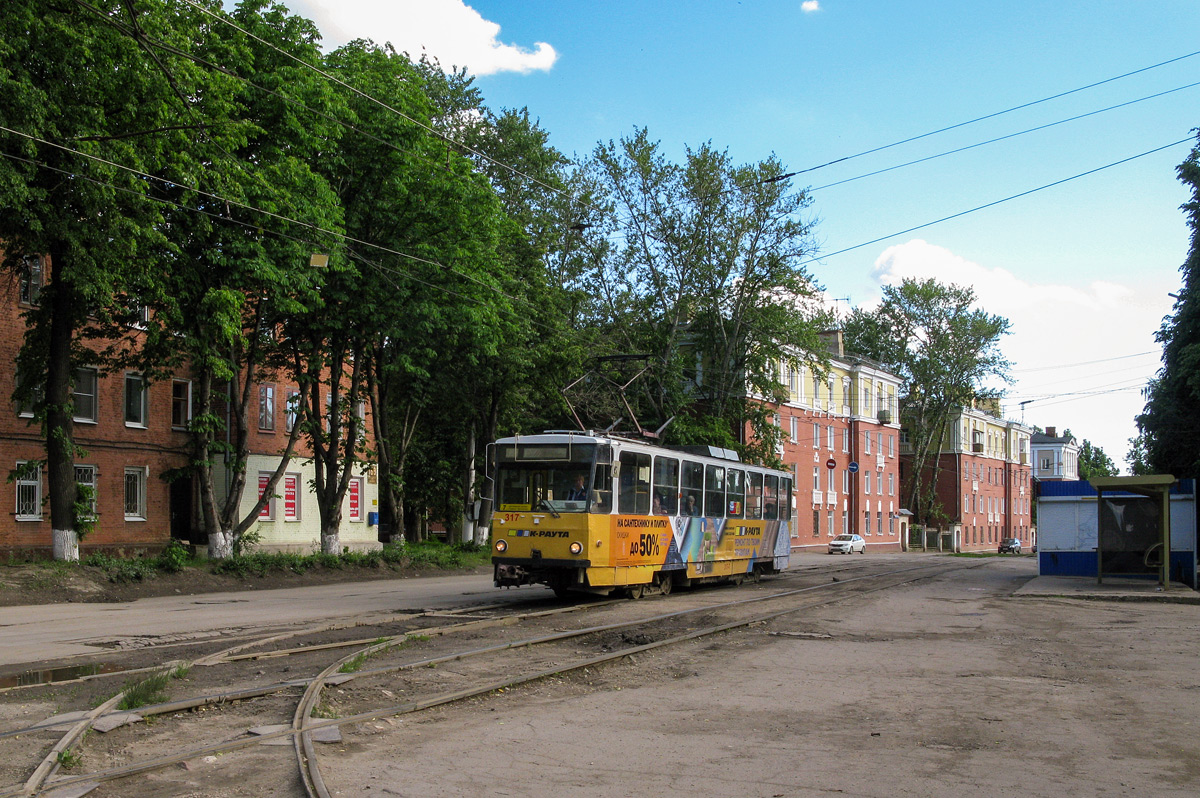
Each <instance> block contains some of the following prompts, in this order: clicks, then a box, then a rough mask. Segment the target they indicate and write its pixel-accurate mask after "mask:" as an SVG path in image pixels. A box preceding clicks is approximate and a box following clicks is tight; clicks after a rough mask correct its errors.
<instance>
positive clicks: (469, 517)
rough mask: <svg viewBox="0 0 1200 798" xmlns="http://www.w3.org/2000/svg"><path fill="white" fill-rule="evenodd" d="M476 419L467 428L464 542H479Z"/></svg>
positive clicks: (463, 520)
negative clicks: (477, 524)
mask: <svg viewBox="0 0 1200 798" xmlns="http://www.w3.org/2000/svg"><path fill="white" fill-rule="evenodd" d="M475 445H476V444H475V421H474V419H472V421H471V425H470V427H469V428H468V430H467V465H466V471H465V473H464V474H463V519H462V542H463V543H479V542H480V541H479V538H478V532H477V527H476V524H475Z"/></svg>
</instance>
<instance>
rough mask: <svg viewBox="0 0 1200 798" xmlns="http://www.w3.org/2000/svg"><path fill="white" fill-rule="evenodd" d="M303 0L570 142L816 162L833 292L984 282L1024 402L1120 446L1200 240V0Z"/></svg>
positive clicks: (982, 297)
mask: <svg viewBox="0 0 1200 798" xmlns="http://www.w3.org/2000/svg"><path fill="white" fill-rule="evenodd" d="M467 2H469V3H470V4H469V5H468V4H467ZM285 4H286V5H288V6H289V7H290V8H291V9H292V10H293V11H294V12H296V13H298V14H302V15H303V16H306V17H308V18H310V19H313V20H314V21H316V23H317V25H318V27H319V28H320V29H321V31H322V34H323V36H324V44H325V46H326V47H327V48H328V49H332V48H334V47H337V46H338V45H340V44H343V43H345V42H346V41H349V40H351V39H354V38H371V39H374V40H375V41H377V42H391V43H392V44H393V45H394V46H395V47H396V48H397V49H398V50H401V51H405V52H408V53H410V54H411V55H413V56H414V57H416V56H418V55H419V54H420V53H421V52H427V53H429V54H430V55H432V56H435V57H437V58H438V60H439V61H440V62H441V63H442V64H443V65H444V66H451V65H454V66H460V67H465V68H466V69H467V70H468V71H469V72H470V74H472V75H473V76H475V79H476V86H478V88H479V89H480V90H481V91H482V92H483V95H484V97H485V101H486V103H487V104H488V105H489V106H490V107H491V108H493V109H501V108H528V109H529V111H530V113H531V114H532V116H533V117H535V118H537V119H538V120H539V121H540V124H541V126H542V127H543V128H544V129H545V130H547V131H548V132H549V135H550V143H551V144H552V145H553V146H555V147H557V148H558V149H559V150H561V151H563V152H565V153H567V154H568V155H580V156H583V155H586V154H588V153H589V152H591V150H592V149H593V148H594V147H595V145H596V143H597V142H600V141H608V140H614V139H617V138H619V137H621V136H623V135H626V134H628V133H630V132H632V131H633V130H634V129H635V128H640V127H646V128H647V129H648V130H649V133H650V135H651V138H652V139H655V140H657V141H659V142H661V144H662V146H663V148H664V150H665V152H666V153H668V154H669V155H671V156H672V157H674V158H677V159H682V156H683V153H684V152H685V148H686V147H687V146H696V145H698V144H702V143H704V142H711V143H712V144H713V145H714V146H716V147H718V148H721V149H727V150H728V151H729V153H730V155H731V157H732V158H733V160H734V161H735V162H739V163H752V162H756V161H759V160H761V159H763V158H766V157H768V156H770V155H772V154H774V155H776V156H777V157H778V158H780V159H781V160H782V161H783V163H784V164H785V165H786V166H787V168H788V169H789V171H799V170H809V171H805V172H803V174H801V175H799V176H797V178H795V180H796V182H795V183H794V186H795V187H797V188H804V187H808V189H809V190H810V195H811V197H812V204H811V206H810V207H809V209H808V214H809V218H810V220H811V221H813V222H815V228H814V244H815V245H816V247H817V252H816V255H815V258H816V259H815V260H814V261H813V262H811V263H809V264H808V266H807V268H808V269H809V270H810V271H811V273H812V274H813V276H814V277H815V278H816V280H817V281H818V282H819V283H820V284H821V285H822V286H823V287H824V288H825V290H826V295H827V297H828V299H829V300H830V301H831V302H833V303H835V304H836V305H837V306H839V307H841V308H849V307H870V306H871V305H873V304H874V303H876V302H878V299H879V297H880V293H881V289H882V287H883V286H884V285H889V284H896V283H899V282H900V281H901V280H902V279H904V278H907V277H915V278H926V277H933V278H936V279H938V280H939V281H941V282H945V283H954V284H958V285H966V286H970V287H971V288H973V289H974V291H975V293H976V295H977V297H978V300H979V307H981V308H982V309H984V310H986V311H987V312H989V313H993V314H998V315H1001V316H1004V317H1006V318H1007V319H1009V320H1010V322H1011V325H1012V327H1011V333H1010V334H1009V335H1008V336H1006V337H1005V338H1004V339H1003V340H1002V343H1001V347H1002V349H1003V351H1004V353H1005V354H1006V355H1007V357H1008V358H1009V360H1010V361H1011V362H1012V364H1013V370H1012V376H1013V382H1012V384H1010V385H1008V386H1007V387H1006V388H1005V390H1006V396H1005V399H1004V403H1003V407H1004V412H1005V415H1006V416H1007V417H1008V418H1011V419H1014V420H1017V421H1024V422H1025V423H1028V424H1031V425H1038V426H1041V427H1043V428H1045V427H1056V428H1057V429H1058V430H1059V431H1060V433H1061V431H1062V430H1063V429H1067V428H1069V429H1070V430H1071V431H1072V433H1074V434H1075V436H1076V438H1077V439H1079V440H1080V441H1082V440H1083V439H1085V438H1086V439H1088V440H1090V441H1092V443H1094V444H1096V445H1098V446H1100V447H1101V448H1103V450H1104V451H1105V452H1106V453H1107V454H1108V455H1109V456H1110V457H1112V458H1113V460H1114V461H1116V462H1117V464H1118V465H1120V466H1124V457H1125V453H1126V451H1127V449H1128V444H1127V440H1128V439H1129V438H1130V437H1132V436H1133V435H1134V434H1135V433H1136V426H1135V423H1134V420H1133V419H1134V416H1135V415H1136V414H1137V413H1138V412H1139V411H1140V410H1141V408H1142V405H1143V402H1144V400H1143V397H1142V394H1141V392H1140V389H1141V387H1142V386H1143V385H1144V384H1145V382H1146V380H1147V379H1149V378H1151V377H1153V376H1154V374H1155V373H1156V371H1157V370H1158V368H1159V366H1160V364H1161V361H1160V356H1161V347H1160V345H1159V344H1158V343H1157V342H1156V341H1155V338H1154V334H1155V332H1156V331H1157V330H1158V328H1159V325H1160V324H1161V322H1162V319H1163V317H1164V316H1166V315H1168V314H1169V313H1170V312H1171V309H1172V304H1173V302H1174V300H1173V299H1172V297H1171V296H1170V294H1171V293H1172V292H1176V291H1178V289H1179V287H1180V284H1181V276H1180V273H1179V266H1180V265H1181V264H1182V263H1183V261H1184V260H1185V258H1186V257H1187V252H1188V247H1189V242H1190V231H1189V229H1188V227H1187V224H1186V220H1185V217H1184V215H1183V213H1182V211H1180V209H1179V206H1180V205H1181V204H1182V203H1184V202H1186V201H1187V199H1188V195H1187V191H1186V190H1185V188H1184V187H1183V186H1182V184H1180V183H1179V182H1178V179H1177V174H1176V167H1177V166H1178V164H1179V163H1180V162H1181V161H1183V159H1184V158H1185V157H1186V156H1187V153H1188V151H1189V150H1190V148H1191V146H1192V145H1193V144H1194V143H1195V132H1194V129H1195V128H1196V127H1200V86H1191V84H1194V83H1200V52H1197V51H1198V50H1200V45H1198V44H1197V42H1198V41H1200V40H1198V39H1197V38H1196V36H1195V31H1197V30H1200V3H1197V2H1195V0H1124V2H1107V0H1093V1H1092V2H1086V3H1084V2H1061V0H1038V1H1034V0H1028V1H1026V0H1009V2H1005V3H987V4H981V3H963V2H961V0H957V1H956V0H927V1H926V2H896V0H890V2H884V1H883V0H859V1H858V2H853V1H852V0H803V1H802V0H742V1H741V2H738V0H688V1H686V2H685V1H682V0H656V2H646V0H638V1H637V2H631V1H629V0H603V2H597V0H586V2H585V1H582V0H285ZM1168 61H1171V62H1172V63H1166V64H1164V62H1168ZM1130 73H1134V74H1130ZM1114 78H1116V79H1114ZM1092 84H1100V85H1092ZM1084 87H1090V88H1084ZM1185 87H1186V88H1185ZM1076 90H1078V91H1076ZM1164 92H1166V94H1163V93H1164ZM1058 95H1065V96H1058ZM1152 95H1161V96H1157V97H1152ZM1047 98H1054V99H1047ZM1144 98H1149V99H1144ZM1044 99H1046V101H1045V102H1037V101H1040V100H1044ZM1118 105H1121V106H1123V107H1120V108H1112V109H1111V110H1107V109H1110V108H1111V107H1112V106H1118ZM1018 107H1019V109H1018V110H1014V111H1010V112H1007V113H999V112H1005V111H1008V110H1009V109H1014V108H1018ZM1084 115H1086V116H1084ZM982 117H988V118H985V119H981V118H982ZM1076 117H1082V118H1076ZM974 120H979V121H974ZM964 123H966V124H964ZM1045 126H1049V127H1045ZM1039 127H1040V128H1043V129H1041V130H1036V131H1033V132H1025V131H1029V130H1030V129H1032V128H1039ZM947 128H951V129H947ZM935 131H942V132H937V133H935V134H934V135H925V134H930V133H934V132H935ZM917 137H920V138H917ZM1002 137H1004V140H1002V141H993V140H994V139H999V138H1002ZM897 142H903V143H898V144H897ZM989 142H990V143H989ZM889 145H894V146H889ZM962 148H968V149H965V150H963V151H960V152H952V151H954V150H960V149H962ZM1155 150H1157V152H1152V151H1155ZM1147 153H1149V154H1147ZM1135 156H1140V157H1135ZM919 159H929V160H924V161H923V162H921V163H917V164H912V165H907V166H906V165H905V164H908V163H909V162H911V161H916V160H919ZM1130 159H1131V160H1130ZM831 162H836V163H831ZM1121 162H1124V163H1121ZM897 167H899V168H897ZM881 170H888V171H886V172H883V173H879V172H880V171H881ZM1088 173H1090V174H1088ZM1072 178H1073V179H1072ZM842 181H846V182H842ZM1060 181H1063V182H1060ZM835 183H836V184H839V185H831V184H835ZM1051 184H1057V185H1051ZM1018 195H1021V196H1018ZM1009 198H1012V199H1009ZM1005 200H1007V201H1005ZM984 206H987V207H984ZM948 217H954V218H948ZM905 231H908V232H905ZM869 242H870V243H869Z"/></svg>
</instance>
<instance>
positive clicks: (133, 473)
mask: <svg viewBox="0 0 1200 798" xmlns="http://www.w3.org/2000/svg"><path fill="white" fill-rule="evenodd" d="M125 520H126V521H145V520H146V469H145V468H126V469H125Z"/></svg>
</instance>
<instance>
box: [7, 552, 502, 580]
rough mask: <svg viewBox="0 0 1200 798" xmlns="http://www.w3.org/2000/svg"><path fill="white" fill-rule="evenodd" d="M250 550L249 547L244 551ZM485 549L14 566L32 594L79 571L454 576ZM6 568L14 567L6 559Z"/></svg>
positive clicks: (90, 558) (176, 555)
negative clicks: (413, 571)
mask: <svg viewBox="0 0 1200 798" xmlns="http://www.w3.org/2000/svg"><path fill="white" fill-rule="evenodd" d="M248 548H252V547H248ZM490 558H491V552H490V551H489V550H488V548H487V547H486V546H476V545H471V544H448V543H443V542H441V541H438V540H427V541H423V542H421V543H392V544H388V545H386V546H384V547H383V548H382V549H376V550H373V551H349V550H347V551H345V552H343V553H342V554H324V553H315V554H295V553H291V552H264V551H252V550H242V551H239V552H238V553H235V554H233V555H232V556H230V557H227V558H225V559H222V560H204V561H197V560H195V559H194V558H193V557H192V555H191V549H190V548H189V547H188V546H186V545H184V544H182V543H180V542H179V541H176V540H172V541H171V542H170V543H169V544H168V545H167V546H166V548H164V549H163V551H162V552H161V553H160V554H158V555H156V556H152V557H146V556H141V557H118V556H116V555H114V554H109V553H107V552H93V553H91V554H88V555H87V556H86V557H84V558H83V559H82V560H81V562H80V563H73V562H63V561H58V560H40V561H39V560H34V561H26V562H23V563H20V564H22V565H36V566H38V573H37V574H36V575H35V576H34V577H33V578H32V579H31V581H30V583H29V586H30V587H31V588H33V589H34V590H41V589H49V588H53V587H55V586H57V585H60V584H63V583H64V582H65V581H66V580H67V579H69V577H70V576H71V574H72V573H75V572H76V571H77V569H78V568H79V567H80V566H81V565H82V566H84V567H87V568H94V569H98V570H99V571H101V572H102V573H103V574H104V576H105V578H107V579H108V581H109V582H113V583H116V584H129V583H135V582H145V581H148V580H151V579H155V578H157V577H159V576H160V575H163V574H174V573H179V572H181V571H184V570H186V569H188V568H205V569H207V570H209V571H210V572H211V573H214V574H229V575H233V576H238V577H242V578H245V577H249V576H257V577H264V576H267V575H268V574H271V573H282V574H289V573H290V574H303V573H306V572H308V571H311V570H314V569H325V570H328V571H344V570H351V569H356V568H358V569H379V568H428V569H437V570H459V569H463V568H477V567H480V566H484V565H487V564H488V563H489V562H490ZM8 564H9V565H17V564H18V563H16V562H14V561H13V560H12V559H11V558H10V560H9V562H8Z"/></svg>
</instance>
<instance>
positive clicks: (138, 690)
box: [117, 665, 191, 710]
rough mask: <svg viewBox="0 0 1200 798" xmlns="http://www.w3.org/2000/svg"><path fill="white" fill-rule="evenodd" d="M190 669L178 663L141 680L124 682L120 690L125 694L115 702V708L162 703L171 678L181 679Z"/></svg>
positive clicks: (125, 708) (130, 707) (165, 698)
mask: <svg viewBox="0 0 1200 798" xmlns="http://www.w3.org/2000/svg"><path fill="white" fill-rule="evenodd" d="M190 670H191V668H190V667H189V666H187V665H178V666H176V667H174V668H166V669H164V670H161V671H159V672H157V673H153V674H151V675H150V676H147V677H146V678H145V679H142V680H141V681H137V682H126V683H125V688H124V690H123V691H122V692H124V694H125V696H124V697H123V698H122V699H121V702H120V703H119V704H117V709H123V710H130V709H137V708H138V707H144V706H149V705H150V704H161V703H163V702H164V701H166V700H167V698H168V696H167V692H166V688H167V685H168V684H170V682H171V680H172V679H182V678H183V677H185V676H187V675H188V672H189V671H190Z"/></svg>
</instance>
